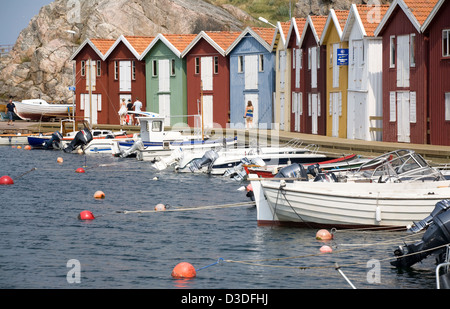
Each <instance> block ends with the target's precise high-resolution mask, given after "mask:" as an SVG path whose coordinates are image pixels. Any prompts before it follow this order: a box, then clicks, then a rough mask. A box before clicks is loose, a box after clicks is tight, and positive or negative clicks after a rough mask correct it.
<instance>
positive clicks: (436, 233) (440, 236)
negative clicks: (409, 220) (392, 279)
mask: <svg viewBox="0 0 450 309" xmlns="http://www.w3.org/2000/svg"><path fill="white" fill-rule="evenodd" d="M449 205H450V200H442V201H440V202H438V203H437V204H436V207H435V209H434V210H433V212H432V213H431V215H430V216H428V217H427V218H425V219H424V220H422V221H421V222H420V224H418V225H417V226H419V228H415V229H411V230H412V231H419V230H421V228H420V227H426V228H427V230H426V232H425V233H424V234H423V237H422V240H421V241H419V242H418V243H416V244H410V245H405V246H399V247H398V248H397V249H396V250H395V251H394V255H395V256H396V257H397V260H395V261H393V262H391V265H393V266H396V267H399V268H407V267H410V266H412V265H414V264H415V263H417V262H420V261H422V260H423V259H425V258H426V257H427V256H428V255H431V254H434V255H437V257H436V261H437V263H438V264H440V263H443V262H444V261H445V259H446V258H448V257H446V249H447V248H446V246H445V245H446V244H450V211H447V210H448V209H449ZM434 248H436V249H434ZM449 279H450V278H449ZM449 282H450V281H449Z"/></svg>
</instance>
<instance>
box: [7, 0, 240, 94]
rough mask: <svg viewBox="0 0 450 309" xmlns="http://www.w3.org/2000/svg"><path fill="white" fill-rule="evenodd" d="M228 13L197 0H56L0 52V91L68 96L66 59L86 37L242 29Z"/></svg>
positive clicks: (69, 70)
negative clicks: (9, 47)
mask: <svg viewBox="0 0 450 309" xmlns="http://www.w3.org/2000/svg"><path fill="white" fill-rule="evenodd" d="M237 11H239V10H237ZM235 13H236V14H237V13H239V14H241V16H245V14H244V13H242V12H235ZM235 13H233V14H235ZM233 14H232V13H230V11H227V10H225V9H223V8H220V7H217V6H214V5H212V4H209V3H207V2H204V1H198V0H56V1H54V2H52V3H51V4H49V5H47V6H44V7H43V8H42V9H41V10H40V12H39V14H38V15H37V16H35V17H34V18H33V19H32V20H31V21H30V23H29V25H28V27H27V28H26V29H24V30H23V31H22V32H21V33H20V35H19V37H18V39H17V41H16V43H15V46H14V48H13V50H12V52H11V53H10V55H9V56H7V57H3V58H2V60H1V62H0V96H2V97H3V98H6V97H9V96H10V95H12V96H13V97H14V98H15V99H16V100H22V99H28V98H38V97H41V98H43V99H45V100H48V101H51V102H59V101H66V102H71V100H72V96H71V92H70V91H69V90H68V87H69V86H70V85H72V78H73V77H72V76H73V74H72V67H73V64H72V63H71V61H69V60H68V59H69V58H70V56H71V55H72V54H73V52H74V51H75V50H76V48H77V47H78V46H79V44H81V43H82V42H83V41H84V40H85V39H86V38H109V39H117V38H118V37H119V36H120V35H122V34H123V35H143V36H153V35H156V34H157V33H198V32H200V31H201V30H240V29H242V28H243V24H242V22H241V21H240V20H239V19H238V18H236V17H235V16H234V15H233Z"/></svg>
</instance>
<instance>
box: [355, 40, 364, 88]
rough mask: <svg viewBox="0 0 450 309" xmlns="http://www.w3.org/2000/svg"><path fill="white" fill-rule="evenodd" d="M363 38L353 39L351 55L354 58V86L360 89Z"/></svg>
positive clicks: (362, 64) (362, 65)
mask: <svg viewBox="0 0 450 309" xmlns="http://www.w3.org/2000/svg"><path fill="white" fill-rule="evenodd" d="M363 44H364V43H363V40H354V41H353V57H354V58H355V59H354V63H353V65H354V68H353V69H354V82H355V88H356V89H361V84H362V75H363V68H364V55H363V52H364V50H363Z"/></svg>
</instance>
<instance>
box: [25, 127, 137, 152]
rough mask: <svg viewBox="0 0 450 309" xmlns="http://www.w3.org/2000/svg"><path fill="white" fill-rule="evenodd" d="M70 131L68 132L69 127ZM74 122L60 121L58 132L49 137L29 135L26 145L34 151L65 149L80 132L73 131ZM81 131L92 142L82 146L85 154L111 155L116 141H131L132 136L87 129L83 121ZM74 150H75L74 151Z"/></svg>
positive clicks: (124, 133)
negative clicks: (90, 138)
mask: <svg viewBox="0 0 450 309" xmlns="http://www.w3.org/2000/svg"><path fill="white" fill-rule="evenodd" d="M70 126H71V127H72V131H69V127H70ZM75 127H76V126H75V121H74V120H73V119H64V120H61V127H60V131H57V132H54V133H53V134H51V135H43V134H39V135H30V136H28V137H27V139H28V144H29V145H30V146H31V147H32V148H34V149H45V150H54V149H56V150H61V149H67V146H68V145H69V144H70V143H71V142H72V141H73V140H74V138H75V137H76V135H77V134H78V133H79V132H80V131H76V130H73V128H75ZM83 130H85V132H89V133H88V134H89V135H92V140H89V143H86V144H85V145H83V151H84V152H85V153H88V154H89V153H101V152H103V153H111V152H112V149H113V148H114V147H115V145H116V143H115V141H116V140H117V139H131V138H133V135H132V134H127V133H126V132H125V131H119V132H112V131H111V130H102V129H93V130H91V129H90V128H89V124H88V123H87V122H86V121H83ZM74 150H76V149H74Z"/></svg>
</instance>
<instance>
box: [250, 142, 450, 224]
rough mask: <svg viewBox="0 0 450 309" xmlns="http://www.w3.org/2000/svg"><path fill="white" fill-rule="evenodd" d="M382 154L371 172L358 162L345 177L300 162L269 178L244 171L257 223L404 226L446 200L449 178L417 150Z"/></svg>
mask: <svg viewBox="0 0 450 309" xmlns="http://www.w3.org/2000/svg"><path fill="white" fill-rule="evenodd" d="M384 158H386V160H385V161H384V162H383V163H382V164H379V165H378V166H377V167H376V168H374V169H373V170H367V169H364V167H363V166H364V165H362V166H361V167H360V169H359V171H358V172H352V173H350V174H349V175H347V176H346V175H345V174H344V173H343V174H340V175H335V173H334V172H325V173H323V172H320V173H319V174H317V175H315V177H311V176H313V175H307V174H308V172H309V171H308V172H307V171H306V170H305V169H304V168H302V167H300V166H298V167H297V169H293V167H292V166H289V167H288V168H290V169H291V171H288V173H281V172H280V175H277V176H276V177H274V178H258V177H257V176H256V175H254V174H252V175H250V177H249V180H250V181H251V185H252V189H253V193H254V198H255V202H256V207H257V220H258V224H260V225H265V224H288V225H300V226H306V227H323V228H327V227H336V228H338V227H339V228H360V227H379V228H398V227H401V228H406V227H407V226H410V225H412V224H413V223H414V222H417V221H420V220H422V219H423V218H424V217H426V216H427V215H428V214H429V213H430V212H431V211H432V210H433V208H434V207H435V204H436V203H437V202H439V201H441V200H443V199H449V198H450V181H449V180H446V179H445V178H444V176H443V175H442V173H440V172H439V171H438V170H436V169H434V168H433V167H431V166H430V165H428V164H427V162H426V161H425V160H424V159H423V158H422V157H421V156H420V155H419V154H416V153H415V152H413V151H408V150H401V151H395V152H391V153H388V154H386V155H384ZM294 176H295V177H294Z"/></svg>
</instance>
